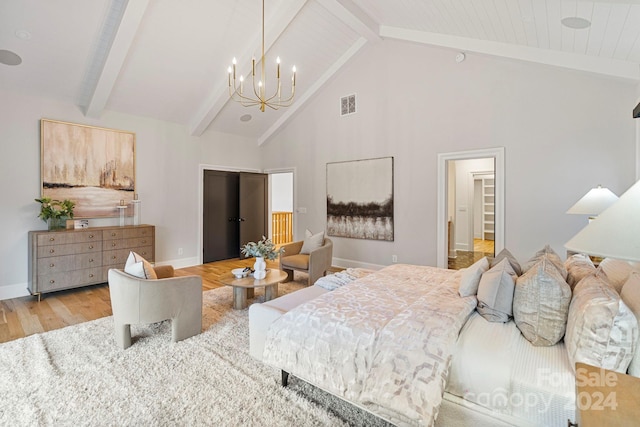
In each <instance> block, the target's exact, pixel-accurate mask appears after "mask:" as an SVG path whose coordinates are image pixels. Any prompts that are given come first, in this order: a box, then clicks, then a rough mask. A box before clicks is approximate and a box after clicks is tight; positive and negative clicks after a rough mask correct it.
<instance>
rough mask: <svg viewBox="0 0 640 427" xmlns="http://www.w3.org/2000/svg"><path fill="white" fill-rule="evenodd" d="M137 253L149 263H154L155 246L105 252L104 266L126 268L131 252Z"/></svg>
mask: <svg viewBox="0 0 640 427" xmlns="http://www.w3.org/2000/svg"><path fill="white" fill-rule="evenodd" d="M131 251H133V252H135V253H137V254H138V255H140V256H142V257H143V258H144V259H146V260H147V261H149V262H153V260H154V258H153V246H143V247H138V248H131V249H115V250H112V251H104V257H103V261H102V264H103V265H108V266H115V268H120V269H122V268H124V264H125V262H127V257H128V256H129V252H131Z"/></svg>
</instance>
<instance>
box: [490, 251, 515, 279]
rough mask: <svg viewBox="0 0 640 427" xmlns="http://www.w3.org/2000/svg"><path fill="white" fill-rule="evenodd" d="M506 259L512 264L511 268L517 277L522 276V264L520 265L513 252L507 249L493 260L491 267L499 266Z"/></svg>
mask: <svg viewBox="0 0 640 427" xmlns="http://www.w3.org/2000/svg"><path fill="white" fill-rule="evenodd" d="M505 258H506V259H508V260H509V264H511V268H512V269H513V271H514V272H515V273H516V275H517V276H519V275H521V274H522V267H520V263H518V260H517V259H516V257H514V256H513V255H512V254H511V252H509V251H508V250H507V248H504V249H503V250H501V251H500V253H499V254H498V255H497V256H496V257H495V258H494V259H493V261H491V267H494V266H496V265H498V263H499V262H500V261H502V260H503V259H505Z"/></svg>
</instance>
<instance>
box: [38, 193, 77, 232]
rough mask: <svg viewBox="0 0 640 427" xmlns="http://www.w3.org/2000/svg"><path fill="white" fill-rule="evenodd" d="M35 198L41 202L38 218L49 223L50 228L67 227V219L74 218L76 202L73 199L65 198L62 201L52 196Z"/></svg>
mask: <svg viewBox="0 0 640 427" xmlns="http://www.w3.org/2000/svg"><path fill="white" fill-rule="evenodd" d="M35 200H36V202H38V203H40V214H39V215H38V218H40V219H42V220H43V221H44V222H46V223H47V226H48V228H49V230H58V229H61V228H65V227H66V222H67V219H72V218H73V208H74V207H75V205H76V203H75V202H74V201H72V200H69V199H64V200H63V201H60V200H54V199H51V198H50V197H42V198H40V199H35Z"/></svg>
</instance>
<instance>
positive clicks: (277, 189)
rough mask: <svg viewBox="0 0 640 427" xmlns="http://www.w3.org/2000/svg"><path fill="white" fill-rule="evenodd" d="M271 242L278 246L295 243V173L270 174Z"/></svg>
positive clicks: (279, 172)
mask: <svg viewBox="0 0 640 427" xmlns="http://www.w3.org/2000/svg"><path fill="white" fill-rule="evenodd" d="M269 188H270V191H269V194H270V199H269V201H270V212H271V234H270V236H271V240H272V241H273V243H275V244H276V245H284V244H287V243H291V242H293V171H277V172H270V173H269Z"/></svg>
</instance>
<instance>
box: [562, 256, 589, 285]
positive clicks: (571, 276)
mask: <svg viewBox="0 0 640 427" xmlns="http://www.w3.org/2000/svg"><path fill="white" fill-rule="evenodd" d="M564 267H565V268H566V269H567V283H568V284H569V286H571V289H572V290H573V288H574V287H575V286H576V285H577V284H578V282H579V281H580V280H582V279H583V278H584V277H586V276H588V275H590V274H594V273H595V272H596V267H595V265H593V261H591V258H589V257H588V256H586V255H584V254H575V255H571V256H570V257H569V258H567V260H566V261H565V262H564Z"/></svg>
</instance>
